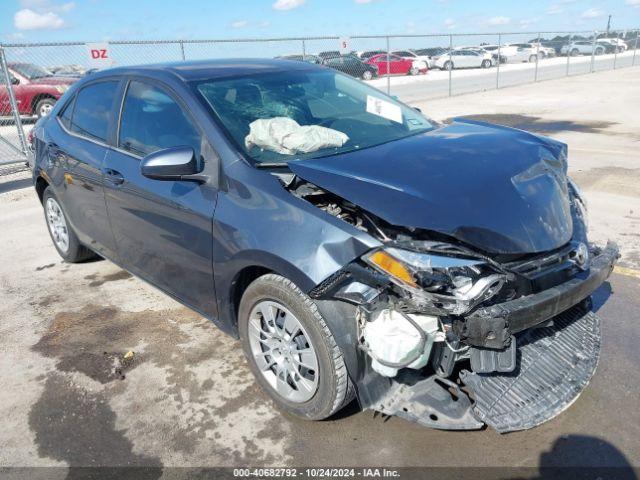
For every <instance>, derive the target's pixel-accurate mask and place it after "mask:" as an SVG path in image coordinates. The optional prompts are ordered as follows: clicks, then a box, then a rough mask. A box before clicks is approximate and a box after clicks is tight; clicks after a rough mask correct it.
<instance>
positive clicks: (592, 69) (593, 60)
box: [591, 30, 598, 73]
mask: <svg viewBox="0 0 640 480" xmlns="http://www.w3.org/2000/svg"><path fill="white" fill-rule="evenodd" d="M597 36H598V31H597V30H595V31H594V32H593V42H592V43H591V73H593V72H594V70H595V63H596V58H595V56H596V37H597Z"/></svg>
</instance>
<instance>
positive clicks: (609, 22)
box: [607, 15, 611, 37]
mask: <svg viewBox="0 0 640 480" xmlns="http://www.w3.org/2000/svg"><path fill="white" fill-rule="evenodd" d="M610 29H611V15H609V20H607V37H608V36H609V30H610Z"/></svg>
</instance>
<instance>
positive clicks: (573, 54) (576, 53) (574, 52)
mask: <svg viewBox="0 0 640 480" xmlns="http://www.w3.org/2000/svg"><path fill="white" fill-rule="evenodd" d="M570 55H571V56H572V57H577V56H578V55H580V50H578V49H577V48H574V49H573V50H571V52H570Z"/></svg>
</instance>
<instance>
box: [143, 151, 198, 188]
mask: <svg viewBox="0 0 640 480" xmlns="http://www.w3.org/2000/svg"><path fill="white" fill-rule="evenodd" d="M140 172H141V173H142V175H144V176H145V177H147V178H152V179H154V180H174V181H190V182H199V183H206V182H207V181H208V180H209V177H208V176H207V175H203V174H202V173H201V168H200V166H199V165H198V160H197V159H196V154H195V152H194V150H193V148H191V147H172V148H165V149H164V150H159V151H157V152H154V153H152V154H150V155H147V156H146V157H144V158H143V159H142V161H141V162H140Z"/></svg>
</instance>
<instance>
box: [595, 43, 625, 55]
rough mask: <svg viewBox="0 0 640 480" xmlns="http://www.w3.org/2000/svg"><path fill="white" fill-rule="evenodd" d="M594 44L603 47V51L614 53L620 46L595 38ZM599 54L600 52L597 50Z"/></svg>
mask: <svg viewBox="0 0 640 480" xmlns="http://www.w3.org/2000/svg"><path fill="white" fill-rule="evenodd" d="M596 45H598V46H602V47H604V53H616V52H618V51H619V49H620V47H618V45H614V44H613V43H611V42H606V41H601V40H596ZM598 54H600V52H598Z"/></svg>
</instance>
